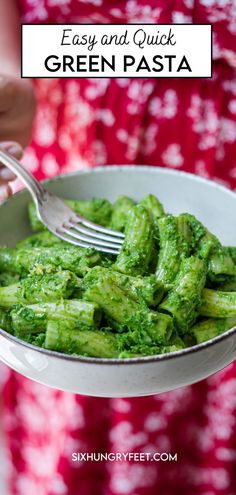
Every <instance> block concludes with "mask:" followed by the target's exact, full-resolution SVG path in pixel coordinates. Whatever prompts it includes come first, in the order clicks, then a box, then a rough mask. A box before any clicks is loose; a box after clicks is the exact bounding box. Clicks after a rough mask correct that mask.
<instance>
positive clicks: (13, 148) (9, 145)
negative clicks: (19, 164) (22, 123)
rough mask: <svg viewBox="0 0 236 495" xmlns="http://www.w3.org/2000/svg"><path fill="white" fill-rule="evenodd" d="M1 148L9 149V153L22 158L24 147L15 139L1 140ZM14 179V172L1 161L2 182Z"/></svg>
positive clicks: (3, 149)
mask: <svg viewBox="0 0 236 495" xmlns="http://www.w3.org/2000/svg"><path fill="white" fill-rule="evenodd" d="M0 149H1V150H2V151H8V153H10V154H11V155H13V156H14V157H15V158H17V159H18V160H20V159H21V158H22V155H23V149H22V148H21V146H20V145H19V144H18V143H15V142H14V141H2V142H0ZM14 179H15V175H14V174H13V172H11V170H9V169H8V168H6V167H4V165H2V164H1V162H0V184H1V182H8V181H11V180H14Z"/></svg>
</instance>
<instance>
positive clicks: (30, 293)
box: [0, 271, 81, 308]
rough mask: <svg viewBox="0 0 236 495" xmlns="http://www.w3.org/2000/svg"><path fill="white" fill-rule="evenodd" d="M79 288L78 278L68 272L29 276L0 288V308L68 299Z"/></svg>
mask: <svg viewBox="0 0 236 495" xmlns="http://www.w3.org/2000/svg"><path fill="white" fill-rule="evenodd" d="M80 287H81V284H80V282H79V279H78V277H76V275H75V274H74V273H72V272H69V271H60V272H57V273H53V274H45V275H43V276H37V275H36V276H31V277H27V278H24V279H22V280H20V281H19V282H18V283H15V284H13V285H9V286H7V287H0V307H4V308H11V307H12V306H14V305H16V304H34V303H37V302H48V301H56V300H60V299H63V298H66V299H68V298H69V297H70V296H71V295H72V294H73V292H74V291H75V289H77V291H78V288H80ZM77 293H78V292H77Z"/></svg>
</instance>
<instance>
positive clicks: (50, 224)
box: [0, 150, 125, 254]
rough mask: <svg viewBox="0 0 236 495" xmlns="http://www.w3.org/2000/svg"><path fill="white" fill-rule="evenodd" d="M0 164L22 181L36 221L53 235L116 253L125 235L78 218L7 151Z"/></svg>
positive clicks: (0, 151) (1, 154)
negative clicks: (32, 201) (32, 202)
mask: <svg viewBox="0 0 236 495" xmlns="http://www.w3.org/2000/svg"><path fill="white" fill-rule="evenodd" d="M0 161H1V162H2V163H3V164H4V165H5V166H6V167H8V168H9V169H10V170H12V172H14V173H15V174H16V175H17V176H18V177H19V178H20V179H21V180H22V181H23V182H24V184H25V186H26V187H27V189H28V190H29V192H30V194H31V196H32V198H33V200H34V203H35V206H36V210H37V214H38V217H39V219H40V220H41V222H42V223H43V224H44V225H45V226H46V227H47V228H48V230H50V231H51V232H52V233H53V234H54V235H55V236H57V237H59V238H60V239H62V240H63V241H66V242H69V243H71V244H74V245H75V246H79V247H84V248H93V249H96V250H97V251H103V252H105V253H111V254H118V253H119V251H120V248H121V245H122V243H123V241H124V237H125V236H124V234H122V233H121V232H116V231H114V230H111V229H107V228H105V227H102V226H101V225H97V224H96V223H94V222H90V221H88V220H86V218H84V217H81V216H80V215H77V214H76V213H75V212H74V211H73V210H71V208H69V206H67V205H66V204H65V203H64V201H63V200H62V199H60V198H58V196H55V195H54V194H52V193H50V192H49V191H47V190H46V189H45V188H44V186H43V185H42V184H41V183H39V182H38V181H37V180H36V179H35V178H34V177H33V176H32V175H31V174H30V173H29V172H28V171H27V170H25V169H24V168H23V167H22V165H21V164H20V162H18V160H16V158H14V157H13V156H12V155H10V154H9V153H8V152H7V151H2V150H0Z"/></svg>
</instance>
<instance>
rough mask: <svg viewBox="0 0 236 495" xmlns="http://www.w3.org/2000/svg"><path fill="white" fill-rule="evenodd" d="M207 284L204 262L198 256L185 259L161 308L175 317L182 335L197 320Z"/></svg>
mask: <svg viewBox="0 0 236 495" xmlns="http://www.w3.org/2000/svg"><path fill="white" fill-rule="evenodd" d="M205 282H206V265H205V263H204V261H203V260H201V259H200V258H197V257H196V256H192V257H190V258H187V259H184V260H183V261H182V263H181V266H180V271H179V273H178V276H177V278H176V280H175V283H174V286H173V289H172V290H171V291H170V292H169V293H168V295H167V296H166V298H165V299H164V301H162V303H161V304H160V306H159V308H160V309H161V310H162V311H165V312H167V313H169V314H171V315H172V316H173V318H174V323H175V324H176V327H177V329H178V330H179V332H180V334H185V333H186V332H188V331H189V329H190V328H191V326H192V325H193V324H194V322H195V320H196V318H197V315H198V310H199V306H200V304H201V296H202V290H203V287H204V285H205Z"/></svg>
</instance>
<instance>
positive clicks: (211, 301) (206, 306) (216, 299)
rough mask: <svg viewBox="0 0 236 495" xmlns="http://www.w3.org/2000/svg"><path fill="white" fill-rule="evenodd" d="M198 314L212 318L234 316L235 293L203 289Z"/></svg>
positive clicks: (235, 308)
mask: <svg viewBox="0 0 236 495" xmlns="http://www.w3.org/2000/svg"><path fill="white" fill-rule="evenodd" d="M200 314H201V315H202V316H210V317H212V318H227V317H228V316H235V315H236V292H223V291H217V290H212V289H203V291H202V304H201V307H200Z"/></svg>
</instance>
